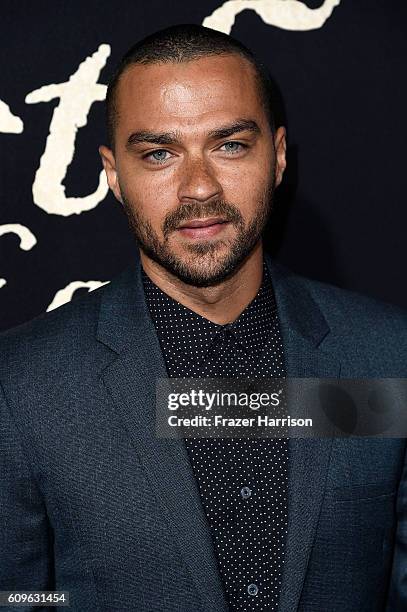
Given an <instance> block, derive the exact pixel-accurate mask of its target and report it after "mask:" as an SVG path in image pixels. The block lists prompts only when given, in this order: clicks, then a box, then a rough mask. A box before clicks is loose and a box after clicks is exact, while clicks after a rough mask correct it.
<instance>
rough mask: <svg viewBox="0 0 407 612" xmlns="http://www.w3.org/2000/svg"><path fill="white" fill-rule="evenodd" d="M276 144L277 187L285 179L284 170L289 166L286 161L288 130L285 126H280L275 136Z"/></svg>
mask: <svg viewBox="0 0 407 612" xmlns="http://www.w3.org/2000/svg"><path fill="white" fill-rule="evenodd" d="M274 146H275V151H276V187H277V186H278V185H279V184H280V183H281V181H282V180H283V174H284V170H285V168H286V166H287V161H286V150H287V142H286V130H285V128H284V127H279V128H278V130H277V131H276V134H275V137H274Z"/></svg>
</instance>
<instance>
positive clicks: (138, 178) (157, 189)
mask: <svg viewBox="0 0 407 612" xmlns="http://www.w3.org/2000/svg"><path fill="white" fill-rule="evenodd" d="M156 174H157V175H158V172H157V173H156ZM158 183H159V181H157V180H155V177H154V173H148V174H147V173H130V172H127V173H123V176H122V177H121V179H120V186H121V189H122V191H123V193H124V195H125V197H126V199H127V200H128V202H129V204H130V205H131V207H132V208H134V209H135V210H136V212H137V213H138V214H140V215H141V216H142V217H143V218H144V219H146V220H148V221H149V222H150V223H151V224H152V225H153V227H154V228H155V229H157V228H159V227H160V226H161V224H162V221H163V219H164V217H165V215H166V213H167V212H168V211H169V210H170V208H171V201H173V200H172V199H171V194H170V189H169V188H168V185H162V184H158Z"/></svg>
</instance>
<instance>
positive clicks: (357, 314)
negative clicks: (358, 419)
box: [275, 264, 407, 377]
mask: <svg viewBox="0 0 407 612" xmlns="http://www.w3.org/2000/svg"><path fill="white" fill-rule="evenodd" d="M275 272H276V276H277V279H278V280H277V286H278V287H279V289H278V290H279V292H280V293H281V294H284V300H285V304H286V305H287V304H288V305H289V308H290V310H291V311H292V312H295V316H296V319H297V321H299V324H300V325H302V326H303V327H306V326H307V321H304V319H306V318H307V317H316V318H317V320H318V321H319V322H321V321H325V323H324V325H325V326H326V327H327V329H329V334H328V335H327V336H326V337H325V340H324V343H325V346H326V347H328V346H329V347H330V348H331V349H332V350H333V351H335V352H336V353H337V354H338V355H340V356H341V358H342V359H343V361H344V362H347V363H350V364H351V363H353V364H356V365H355V366H354V368H353V369H354V371H362V369H363V368H362V365H363V367H364V368H365V370H366V371H370V372H375V373H376V374H377V375H379V373H381V374H382V375H383V376H395V377H400V376H405V375H406V374H405V372H406V364H407V311H406V310H404V309H403V308H400V307H399V306H396V305H393V304H389V303H386V302H383V301H381V300H377V299H375V298H373V297H368V296H365V295H362V294H360V293H358V292H354V291H349V290H347V289H343V288H340V287H336V286H334V285H332V284H329V283H324V282H320V281H317V280H313V279H310V278H306V277H304V276H301V275H298V274H295V273H293V272H291V271H290V270H288V269H287V268H285V267H283V266H281V265H280V264H275ZM363 371H364V370H363ZM376 374H375V375H376Z"/></svg>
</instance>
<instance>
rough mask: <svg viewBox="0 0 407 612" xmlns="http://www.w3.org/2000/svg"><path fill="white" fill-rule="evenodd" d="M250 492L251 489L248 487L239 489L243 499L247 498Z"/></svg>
mask: <svg viewBox="0 0 407 612" xmlns="http://www.w3.org/2000/svg"><path fill="white" fill-rule="evenodd" d="M251 494H252V492H251V489H249V487H243V489H240V495H241V496H242V497H243V499H248V498H249V497H250V496H251Z"/></svg>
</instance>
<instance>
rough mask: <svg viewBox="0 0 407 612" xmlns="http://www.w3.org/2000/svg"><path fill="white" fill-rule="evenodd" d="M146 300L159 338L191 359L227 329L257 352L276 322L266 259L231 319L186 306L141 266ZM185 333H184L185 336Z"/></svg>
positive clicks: (249, 350)
mask: <svg viewBox="0 0 407 612" xmlns="http://www.w3.org/2000/svg"><path fill="white" fill-rule="evenodd" d="M141 273H142V280H143V287H144V293H145V297H146V302H147V305H148V308H149V311H150V314H151V317H152V320H153V323H154V325H155V328H156V330H157V334H158V336H159V338H162V337H163V336H165V339H166V343H167V344H168V343H170V344H173V345H174V346H178V345H179V344H180V342H182V350H183V353H185V354H189V355H190V356H191V358H193V359H194V360H196V359H198V358H199V357H200V356H202V357H205V356H206V355H207V354H208V353H209V352H210V351H211V350H212V349H214V348H215V347H216V343H217V342H220V341H222V338H223V337H224V335H225V334H227V333H232V334H233V335H234V338H235V340H236V341H237V342H238V343H239V344H240V345H241V347H242V348H243V349H244V351H245V352H247V353H248V354H258V353H260V352H261V350H262V348H263V346H264V344H265V343H266V341H267V340H268V338H269V336H270V334H271V333H273V330H274V329H275V326H276V320H277V308H276V303H275V300H274V293H273V287H272V283H271V279H270V274H269V271H268V269H267V265H266V262H265V261H263V279H262V284H261V286H260V288H259V291H258V292H257V295H256V296H255V297H254V298H253V300H252V301H251V302H250V303H249V304H248V305H247V306H246V308H245V309H244V310H243V312H242V313H241V314H240V315H239V317H238V318H237V319H235V321H233V322H232V323H227V324H225V325H220V324H217V323H214V322H213V321H210V320H209V319H206V318H205V317H203V316H201V315H199V314H198V313H196V312H194V311H193V310H191V309H190V308H187V307H186V306H184V305H183V304H181V303H180V302H177V301H176V300H174V299H173V298H172V297H170V296H169V295H167V294H166V293H165V292H164V291H162V290H161V289H160V288H159V287H158V286H157V285H155V283H153V281H152V280H151V279H150V278H149V277H148V276H147V274H146V273H145V272H144V270H143V269H141ZM186 336H187V337H186Z"/></svg>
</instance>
